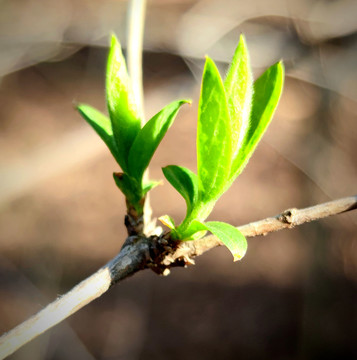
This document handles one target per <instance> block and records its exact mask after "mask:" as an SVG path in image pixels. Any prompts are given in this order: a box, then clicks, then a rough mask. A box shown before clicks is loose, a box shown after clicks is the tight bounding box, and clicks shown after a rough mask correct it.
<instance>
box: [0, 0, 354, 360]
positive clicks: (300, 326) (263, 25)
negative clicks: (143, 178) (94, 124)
mask: <svg viewBox="0 0 357 360" xmlns="http://www.w3.org/2000/svg"><path fill="white" fill-rule="evenodd" d="M126 11H127V2H126V1H115V0H102V1H94V0H61V1H50V0H47V1H35V0H22V1H21V0H17V1H16V0H8V1H7V0H2V1H0V76H1V78H0V81H1V83H0V104H1V105H0V146H1V152H0V258H1V261H0V332H4V331H6V330H9V329H10V328H12V327H13V326H15V325H17V324H18V323H20V322H21V321H23V320H24V319H25V318H27V317H28V316H30V315H31V314H33V313H34V312H36V311H38V310H40V309H41V308H42V307H43V306H45V305H46V304H47V303H48V302H49V301H51V300H53V299H54V298H56V296H58V295H59V294H63V293H64V292H66V291H67V290H69V289H70V288H71V287H72V286H73V285H75V284H76V283H77V282H79V281H80V280H82V279H83V278H84V277H86V276H88V275H90V274H91V273H92V272H93V271H95V270H96V269H97V268H98V267H100V266H101V265H103V264H104V263H105V262H106V261H108V260H109V259H110V258H111V257H113V256H114V255H115V254H116V253H117V252H118V250H119V249H120V246H121V244H122V243H123V240H124V238H125V229H124V226H123V216H124V213H125V208H124V201H123V197H122V195H121V193H120V192H119V190H117V189H116V187H115V184H114V182H113V179H112V175H111V174H112V172H113V171H117V170H118V167H117V165H116V164H115V162H114V160H113V159H112V158H111V157H110V154H109V151H107V149H106V148H105V146H104V144H102V143H101V140H100V139H99V138H98V137H97V136H96V135H95V134H94V132H93V131H92V129H90V128H89V126H88V125H87V124H85V122H84V120H82V119H81V118H80V116H79V115H78V114H77V113H76V112H75V110H74V109H73V101H80V102H87V103H90V104H91V105H94V106H96V107H98V108H99V109H101V110H104V109H105V96H104V71H105V62H106V54H107V44H108V42H109V34H110V33H111V32H112V31H114V32H115V33H116V34H117V35H118V37H119V39H120V41H121V42H122V43H123V46H124V49H125V46H126V45H125V44H126ZM356 14H357V2H356V1H355V0H339V1H338V0H336V1H327V0H325V1H322V0H321V1H318V0H298V1H297V0H290V1H289V0H271V1H265V0H250V1H246V0H245V1H240V0H236V1H234V0H210V1H208V0H207V1H203V0H202V1H193V0H181V1H180V0H170V1H161V0H152V1H149V2H148V7H147V20H146V28H145V45H144V47H145V54H144V83H145V106H146V114H147V117H149V116H151V115H153V114H154V113H155V112H157V111H158V110H160V108H161V107H162V106H164V105H165V104H166V103H168V102H169V101H171V100H174V99H179V98H192V99H193V100H194V102H193V105H192V106H190V107H189V106H186V107H185V108H184V109H182V110H181V111H180V113H179V115H178V117H177V119H176V122H175V124H174V125H173V127H172V128H171V129H170V131H169V133H168V135H167V137H166V138H165V139H164V140H163V143H162V145H161V146H160V148H159V150H158V152H157V153H156V155H155V157H154V159H153V162H152V167H151V176H152V178H154V179H163V175H162V173H161V166H165V165H168V164H172V163H175V164H179V165H184V166H187V167H189V168H191V169H192V170H194V169H195V163H196V159H195V126H196V109H197V103H198V95H199V85H200V84H199V83H200V76H201V71H202V68H203V57H204V55H205V54H209V55H210V56H211V57H213V58H214V59H215V60H216V61H217V62H218V63H219V64H220V66H221V68H222V73H224V71H225V70H224V69H225V66H226V64H227V61H229V59H230V58H231V56H232V54H233V51H234V48H235V46H236V45H237V41H238V38H239V34H240V33H241V32H243V33H244V34H245V35H246V37H247V42H248V46H249V49H250V53H251V60H252V64H253V69H254V73H255V74H256V75H259V74H260V73H261V72H262V71H263V69H264V68H266V67H268V66H269V65H271V64H272V63H274V62H276V61H277V60H279V59H283V60H284V63H285V66H286V70H287V76H286V83H285V90H284V94H283V97H282V100H281V102H280V105H279V108H278V111H277V114H276V116H275V118H274V120H273V122H272V124H271V126H270V128H269V129H268V131H267V133H266V135H265V137H264V140H263V141H262V143H261V144H260V145H259V147H258V149H257V151H256V153H255V155H254V156H253V158H252V160H251V161H250V163H249V165H248V166H247V168H246V170H245V172H244V173H243V174H242V175H241V176H240V177H239V178H238V181H236V183H235V184H234V185H233V186H232V188H231V189H230V190H229V191H228V192H227V193H226V194H225V196H224V197H223V198H222V199H221V200H220V201H219V203H218V204H217V207H216V209H215V211H214V212H213V213H212V215H211V217H210V218H211V219H214V220H224V221H227V222H230V223H232V224H235V225H240V224H243V223H246V222H250V221H254V220H258V219H261V218H264V217H267V216H271V215H274V214H277V213H279V212H281V211H282V210H284V209H286V208H289V207H305V206H309V205H312V204H315V203H318V202H323V201H328V200H329V199H334V198H338V197H343V196H348V195H353V194H354V193H356V175H357V156H356V150H357V148H356V139H357V122H356V114H357V105H356V100H357V72H356V70H355V69H356V64H357V51H356V50H357V34H356V29H357V21H356ZM151 199H152V206H153V209H154V215H155V216H160V215H163V214H170V215H172V216H173V217H174V218H175V219H176V221H179V220H180V219H182V218H183V216H184V213H185V207H184V202H183V200H182V199H181V198H180V197H179V196H178V195H177V194H176V192H175V190H174V189H173V188H171V187H170V185H168V184H167V182H165V183H164V186H160V187H159V188H157V189H155V190H154V191H152V196H151ZM356 228H357V214H356V213H349V214H344V215H340V216H336V217H333V218H329V219H326V220H323V221H320V222H316V223H311V224H307V225H304V226H301V227H299V228H297V229H294V230H290V231H283V232H280V233H276V234H270V235H268V236H266V237H261V238H254V239H250V240H249V249H248V253H247V255H246V257H245V258H244V259H243V260H242V261H241V262H239V263H233V262H232V258H231V255H230V254H229V252H228V251H227V250H226V249H223V248H222V249H215V250H213V251H211V252H209V253H207V254H206V255H204V256H202V257H201V258H199V259H198V260H197V265H196V266H194V267H190V268H188V269H175V270H173V271H172V273H171V275H170V276H169V277H166V278H164V277H158V276H156V275H155V274H153V273H150V272H149V271H145V272H142V273H140V274H138V275H136V276H135V277H133V278H131V279H129V280H127V281H125V282H124V283H122V284H120V285H118V286H116V287H114V288H113V289H111V290H110V291H109V292H108V293H107V294H105V295H104V296H103V297H102V298H100V299H99V300H97V301H95V302H93V303H92V304H90V305H89V306H87V307H86V308H84V309H82V310H80V311H79V312H78V313H77V314H75V315H74V316H72V317H71V318H70V319H69V320H68V321H66V322H65V323H63V324H61V325H59V326H57V327H56V328H54V329H53V330H51V331H50V332H47V333H46V334H45V335H43V336H41V337H40V338H38V339H37V340H35V341H33V342H32V343H30V344H29V345H27V346H25V347H24V348H23V349H21V350H20V351H18V352H17V353H16V354H14V355H13V356H11V357H10V358H11V359H16V360H18V359H81V360H82V359H83V360H84V359H128V360H131V359H133V360H134V359H238V358H240V359H319V358H324V359H355V358H357V350H356V349H357V348H356V339H357V232H356Z"/></svg>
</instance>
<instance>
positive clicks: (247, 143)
mask: <svg viewBox="0 0 357 360" xmlns="http://www.w3.org/2000/svg"><path fill="white" fill-rule="evenodd" d="M283 83H284V66H283V64H282V62H279V63H277V64H275V65H273V66H271V67H270V68H269V69H268V70H266V71H265V72H264V73H263V75H261V76H260V77H259V78H258V79H257V80H256V81H255V83H254V95H253V102H252V110H251V115H250V123H249V127H248V131H247V135H246V137H245V139H244V142H243V146H242V148H241V149H240V151H239V153H238V155H237V156H236V158H235V159H234V162H233V166H232V170H231V174H230V178H231V180H232V181H233V180H234V179H235V178H236V177H237V176H238V175H239V174H240V173H241V172H242V170H243V169H244V167H245V165H246V164H247V162H248V160H249V158H250V156H251V155H252V154H253V152H254V150H255V148H256V146H257V145H258V143H259V141H260V139H261V138H262V136H263V134H264V132H265V130H266V129H267V127H268V125H269V123H270V121H271V119H272V118H273V115H274V112H275V109H276V107H277V106H278V102H279V99H280V95H281V93H282V89H283Z"/></svg>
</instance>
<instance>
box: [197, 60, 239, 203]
mask: <svg viewBox="0 0 357 360" xmlns="http://www.w3.org/2000/svg"><path fill="white" fill-rule="evenodd" d="M231 144H232V129H231V127H230V118H229V113H228V107H227V100H226V95H225V90H224V86H223V83H222V79H221V77H220V75H219V72H218V69H217V67H216V65H215V64H214V62H213V60H211V59H210V58H208V57H207V59H206V64H205V68H204V71H203V78H202V87H201V97H200V102H199V107H198V125H197V174H198V181H199V191H200V195H199V196H200V199H201V200H202V201H204V202H208V201H211V200H212V199H216V198H217V197H219V195H220V194H221V192H222V188H223V187H224V185H225V182H226V180H227V177H228V176H229V173H230V168H231V158H232V146H231Z"/></svg>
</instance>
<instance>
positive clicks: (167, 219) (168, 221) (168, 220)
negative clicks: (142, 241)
mask: <svg viewBox="0 0 357 360" xmlns="http://www.w3.org/2000/svg"><path fill="white" fill-rule="evenodd" d="M158 220H159V221H161V222H162V223H163V224H164V225H165V226H167V227H168V228H169V229H171V230H174V229H175V221H174V219H173V218H172V217H171V216H169V215H163V216H160V217H159V219H158Z"/></svg>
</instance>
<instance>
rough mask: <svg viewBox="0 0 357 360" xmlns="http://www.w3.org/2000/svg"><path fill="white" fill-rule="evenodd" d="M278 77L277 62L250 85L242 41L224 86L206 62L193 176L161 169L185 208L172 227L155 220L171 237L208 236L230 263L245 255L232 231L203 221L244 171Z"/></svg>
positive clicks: (277, 90) (272, 104)
mask: <svg viewBox="0 0 357 360" xmlns="http://www.w3.org/2000/svg"><path fill="white" fill-rule="evenodd" d="M283 78H284V68H283V65H282V63H281V62H279V63H277V64H275V65H273V66H271V67H270V68H269V69H268V70H266V71H265V72H264V73H263V74H262V75H261V76H260V77H259V78H258V79H257V80H256V81H255V82H254V81H253V76H252V71H251V68H250V62H249V54H248V49H247V47H246V43H245V39H244V36H241V38H240V41H239V44H238V47H237V49H236V51H235V53H234V56H233V59H232V63H231V65H230V68H229V70H228V73H227V76H226V78H225V80H224V81H222V79H221V76H220V74H219V71H218V69H217V67H216V65H215V63H214V62H213V60H212V59H210V58H209V57H207V58H206V63H205V67H204V71H203V76H202V85H201V95H200V101H199V109H198V126H197V175H196V174H195V173H193V172H192V171H191V170H189V169H187V168H184V167H181V166H176V165H170V166H167V167H165V168H163V173H164V175H165V177H166V179H167V180H168V181H169V182H170V183H171V185H172V186H173V187H174V188H175V189H176V190H177V191H178V192H179V193H180V194H181V195H182V196H183V198H184V199H185V201H186V205H187V212H186V217H185V219H184V220H183V222H182V223H181V224H180V225H179V226H177V227H176V226H175V224H174V221H173V219H171V218H170V217H169V216H168V215H165V216H163V217H161V218H160V219H161V221H162V222H163V223H164V224H165V225H167V226H168V227H169V228H170V229H171V231H172V235H173V237H175V238H177V239H180V240H192V239H195V238H198V237H202V236H203V235H204V233H205V232H206V231H210V232H212V233H213V234H215V235H216V236H217V237H218V238H219V239H220V240H221V241H222V242H223V243H224V244H225V245H226V246H227V247H228V248H229V250H230V251H231V252H232V254H233V256H234V259H235V260H238V259H240V258H242V257H243V256H244V254H245V252H246V249H247V242H246V239H245V238H244V236H243V235H242V234H241V233H240V232H239V231H238V230H237V229H236V228H235V227H233V226H231V225H229V224H226V223H222V222H217V221H210V222H205V220H206V218H207V217H208V216H209V214H210V213H211V211H212V209H213V207H214V205H215V203H216V201H217V200H218V199H219V198H220V196H221V195H222V194H223V193H224V192H225V191H226V190H227V189H228V188H229V187H230V185H231V184H232V182H233V181H234V180H235V179H236V178H237V176H238V175H239V174H240V173H241V172H242V171H243V169H244V167H245V166H246V164H247V162H248V160H249V158H250V157H251V155H252V153H253V152H254V150H255V148H256V146H257V144H258V142H259V141H260V139H261V137H262V136H263V134H264V132H265V130H266V128H267V126H268V124H269V123H270V121H271V119H272V117H273V114H274V111H275V109H276V107H277V104H278V101H279V98H280V95H281V92H282V87H283Z"/></svg>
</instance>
